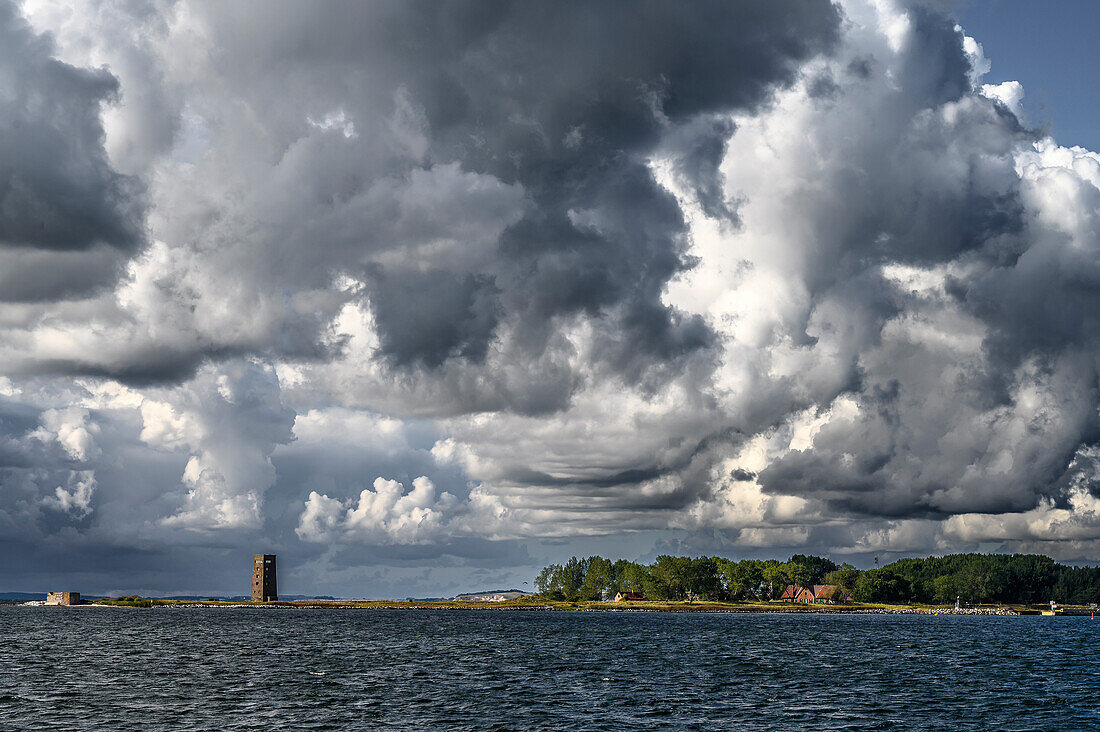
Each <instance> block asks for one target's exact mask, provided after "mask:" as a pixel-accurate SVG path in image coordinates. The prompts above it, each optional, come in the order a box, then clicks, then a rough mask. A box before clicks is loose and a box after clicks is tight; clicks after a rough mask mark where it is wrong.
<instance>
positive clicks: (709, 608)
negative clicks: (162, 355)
mask: <svg viewBox="0 0 1100 732" xmlns="http://www.w3.org/2000/svg"><path fill="white" fill-rule="evenodd" d="M16 607H117V608H136V609H156V608H162V609H163V608H167V609H173V608H175V609H188V608H201V609H214V610H217V609H226V610H232V609H242V608H266V609H290V610H294V609H297V610H310V609H312V610H495V611H519V612H523V611H527V612H531V611H540V612H612V613H615V612H620V613H638V612H641V613H723V614H732V613H755V614H765V615H782V614H788V615H789V614H797V615H927V616H967V615H969V616H984V617H989V616H1000V617H1003V616H1020V615H1040V614H1041V612H1042V608H1039V607H1029V606H1015V605H987V606H979V607H972V608H962V609H959V610H956V609H955V608H954V607H953V606H935V605H931V606H929V605H921V606H915V605H886V604H877V603H876V604H871V603H867V604H845V605H803V604H789V603H780V602H764V603H762V602H751V603H732V602H692V603H689V602H646V601H640V602H619V603H616V602H599V601H582V602H574V603H570V602H562V601H554V600H530V599H522V600H505V601H502V602H488V601H456V600H449V601H442V602H403V601H394V600H287V601H276V602H266V603H260V602H256V603H253V602H249V601H229V600H218V601H212V600H158V599H155V598H142V599H141V600H139V601H136V602H118V601H109V600H108V601H103V600H92V601H90V602H85V603H81V604H80V605H68V606H65V605H60V606H47V605H44V604H43V603H41V602H38V601H31V602H27V603H20V604H18V605H16ZM1094 613H1095V609H1093V608H1087V607H1066V608H1062V609H1060V611H1059V612H1058V613H1057V615H1059V616H1062V615H1064V616H1071V617H1072V616H1092V615H1093V614H1094Z"/></svg>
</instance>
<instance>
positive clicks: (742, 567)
mask: <svg viewBox="0 0 1100 732" xmlns="http://www.w3.org/2000/svg"><path fill="white" fill-rule="evenodd" d="M815 584H827V585H836V586H837V587H838V588H840V589H841V590H843V591H846V592H847V593H850V594H851V595H852V596H853V597H854V598H855V599H856V600H857V601H859V602H886V603H912V602H916V603H931V604H952V603H954V602H955V599H956V598H960V599H961V600H962V601H964V602H969V603H1026V604H1033V603H1044V602H1047V601H1049V600H1055V601H1057V602H1059V603H1069V604H1085V603H1090V602H1098V601H1100V567H1071V566H1066V565H1063V564H1058V563H1057V562H1055V561H1054V560H1053V559H1051V558H1050V557H1045V556H1042V555H1037V554H952V555H948V556H944V557H928V558H924V559H899V560H898V561H896V562H893V563H891V564H888V565H886V566H884V567H881V568H876V569H867V570H859V569H856V568H855V567H853V566H852V565H851V564H839V565H838V564H836V563H835V562H833V561H832V560H830V559H826V558H824V557H816V556H812V555H805V554H795V555H794V556H792V557H791V558H790V559H789V560H787V561H786V562H782V561H780V560H778V559H765V560H760V559H743V560H740V561H734V560H731V559H726V558H724V557H694V558H692V557H674V556H670V555H667V554H663V555H661V556H659V557H657V559H656V560H655V561H654V562H653V563H652V564H640V563H638V562H630V561H627V560H625V559H619V560H617V561H612V560H610V559H606V558H604V557H601V556H591V557H585V558H581V559H578V558H577V557H571V558H570V559H569V560H568V561H567V562H565V563H564V564H551V565H550V566H548V567H545V568H544V569H543V570H542V571H540V572H539V574H538V576H537V577H536V578H535V587H536V588H537V590H538V592H539V594H540V595H542V596H543V597H546V598H549V599H557V600H567V601H570V602H573V601H577V600H600V599H605V598H610V597H613V596H614V595H615V594H617V593H619V592H624V593H625V592H640V593H642V594H644V595H645V596H646V598H647V599H650V600H732V601H739V600H776V599H779V597H780V595H781V594H782V593H783V590H784V588H786V587H787V586H788V585H800V586H802V587H810V586H812V585H815Z"/></svg>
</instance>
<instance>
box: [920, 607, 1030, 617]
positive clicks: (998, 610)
mask: <svg viewBox="0 0 1100 732" xmlns="http://www.w3.org/2000/svg"><path fill="white" fill-rule="evenodd" d="M928 614H929V615H1019V614H1020V613H1018V612H1016V611H1015V610H1010V609H1008V608H1007V607H965V608H957V609H956V608H953V607H947V608H933V609H931V610H929V611H928Z"/></svg>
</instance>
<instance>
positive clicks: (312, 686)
mask: <svg viewBox="0 0 1100 732" xmlns="http://www.w3.org/2000/svg"><path fill="white" fill-rule="evenodd" d="M1098 639H1100V625H1098V624H1095V623H1093V622H1090V620H1089V619H1088V618H1057V619H1050V618H1033V617H1021V618H1012V617H988V618H986V617H982V618H969V617H967V618H928V617H921V616H873V615H872V616H837V615H828V616H783V615H732V614H715V615H707V614H694V613H692V614H684V615H671V614H648V613H554V612H531V613H486V612H475V611H468V612H465V611H432V610H428V611H424V610H420V611H412V610H347V611H342V612H339V613H336V612H325V611H302V612H288V611H285V610H279V609H241V610H237V611H235V612H232V613H227V612H218V611H216V610H204V609H153V610H129V611H118V612H87V611H85V610H82V609H77V608H29V607H0V729H29V728H34V727H37V728H41V729H49V728H51V725H57V724H59V722H58V720H63V719H69V720H72V719H88V720H95V722H96V726H98V727H101V728H116V727H118V728H121V727H141V728H143V729H147V730H161V729H163V730H167V729H180V728H191V729H226V730H251V729H268V728H279V727H286V728H295V729H345V728H348V727H356V728H375V727H377V728H387V727H389V728H395V729H408V728H432V729H479V730H481V729H528V728H540V729H581V728H583V729H609V730H610V729H621V728H623V727H632V726H642V725H650V726H657V727H660V728H665V729H713V728H715V727H722V728H731V727H737V728H741V729H777V728H792V727H798V728H801V729H811V730H816V729H821V730H843V729H851V730H856V729H859V730H867V729H915V728H920V729H952V730H958V729H974V730H978V729H982V730H984V729H1049V728H1055V727H1057V728H1062V729H1088V728H1098V727H1100V683H1098V682H1100V672H1098V671H1097V669H1096V668H1095V666H1094V665H1093V663H1092V654H1093V649H1094V648H1095V645H1096V641H1097V640H1098ZM69 726H70V725H67V724H65V725H62V727H58V728H67V727H69Z"/></svg>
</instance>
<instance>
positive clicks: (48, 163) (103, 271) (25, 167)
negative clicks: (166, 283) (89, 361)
mask: <svg viewBox="0 0 1100 732" xmlns="http://www.w3.org/2000/svg"><path fill="white" fill-rule="evenodd" d="M0 78H2V79H3V84H4V88H5V93H4V94H3V96H2V97H0V127H2V128H3V130H4V134H3V136H2V138H0V247H2V248H3V249H4V250H6V251H4V252H3V256H4V259H5V265H6V266H5V271H6V273H7V275H8V276H9V277H10V278H11V280H10V281H9V282H8V283H7V286H3V287H0V298H3V299H5V300H41V299H47V298H56V297H68V296H73V295H74V294H83V293H86V292H87V291H88V290H89V289H91V288H94V287H96V286H102V285H105V284H109V283H111V282H113V281H114V279H115V278H116V277H117V276H118V274H119V270H120V261H122V260H120V257H121V256H122V255H125V254H129V253H132V252H133V251H135V250H136V249H137V248H138V247H140V245H141V243H142V241H143V215H144V210H143V196H142V193H143V190H142V185H141V183H140V181H138V180H137V179H135V178H132V177H127V176H123V175H120V174H119V173H117V172H115V171H114V170H113V169H112V167H111V165H110V163H109V161H108V159H107V154H106V151H105V150H104V139H103V138H104V133H103V126H102V124H101V122H100V111H101V109H102V107H103V105H105V104H109V103H111V102H112V101H114V100H115V99H117V95H118V91H119V89H118V82H117V80H116V79H115V77H114V76H112V75H111V74H110V73H109V72H108V71H106V70H104V69H98V70H91V69H82V68H77V67H74V66H70V65H68V64H65V63H62V62H61V61H59V60H57V59H56V58H55V48H54V46H53V43H52V40H51V38H50V37H49V36H45V35H39V34H36V33H35V32H34V31H33V30H32V29H31V28H30V26H29V24H28V23H27V22H26V21H25V20H24V19H23V17H22V16H21V15H20V13H19V9H18V7H17V6H16V5H15V4H14V3H12V2H8V1H7V0H5V2H3V3H0ZM51 253H66V254H67V255H68V256H64V255H60V254H51ZM77 253H84V255H83V257H82V258H81V257H80V256H79V255H77Z"/></svg>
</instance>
